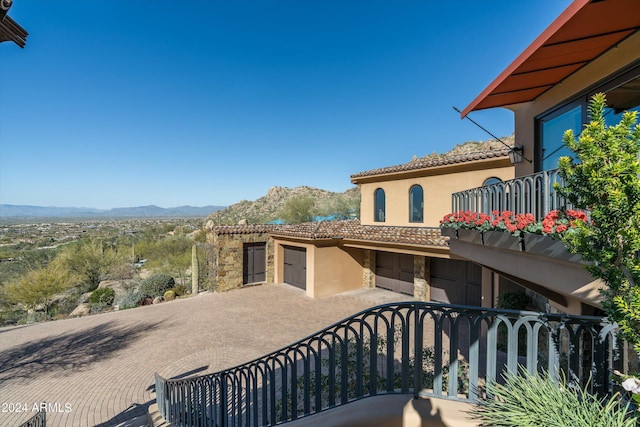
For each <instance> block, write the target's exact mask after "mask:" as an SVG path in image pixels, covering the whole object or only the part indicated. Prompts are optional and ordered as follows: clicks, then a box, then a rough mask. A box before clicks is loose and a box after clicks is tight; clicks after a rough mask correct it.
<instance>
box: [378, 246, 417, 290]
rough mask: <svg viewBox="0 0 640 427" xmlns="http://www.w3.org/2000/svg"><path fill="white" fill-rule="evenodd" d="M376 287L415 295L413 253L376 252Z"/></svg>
mask: <svg viewBox="0 0 640 427" xmlns="http://www.w3.org/2000/svg"><path fill="white" fill-rule="evenodd" d="M376 287H378V288H382V289H387V290H390V291H393V292H398V293H401V294H406V295H411V296H413V255H406V254H397V253H392V252H376Z"/></svg>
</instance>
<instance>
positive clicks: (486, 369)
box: [156, 301, 615, 427]
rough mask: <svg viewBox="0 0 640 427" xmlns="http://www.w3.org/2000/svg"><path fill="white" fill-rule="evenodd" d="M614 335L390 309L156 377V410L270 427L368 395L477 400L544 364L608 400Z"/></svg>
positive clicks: (175, 419) (573, 322)
mask: <svg viewBox="0 0 640 427" xmlns="http://www.w3.org/2000/svg"><path fill="white" fill-rule="evenodd" d="M614 332H615V326H614V325H610V324H607V323H604V322H603V320H602V319H601V318H599V317H588V316H570V315H559V314H549V313H533V312H519V311H512V310H499V309H493V308H483V307H466V306H455V305H447V304H438V303H427V302H418V301H414V302H405V303H391V304H385V305H382V306H378V307H373V308H371V309H368V310H365V311H363V312H361V313H358V314H356V315H354V316H352V317H350V318H348V319H345V320H344V321H342V322H338V323H336V324H334V325H332V326H329V327H328V328H325V329H324V330H322V331H320V332H318V333H316V334H314V335H311V336H309V337H307V338H305V339H302V340H300V341H298V342H296V343H294V344H292V345H291V346H288V347H285V348H283V349H280V350H278V351H276V352H274V353H271V354H269V355H266V356H263V357H261V358H258V359H256V360H253V361H251V362H248V363H247V364H244V365H241V366H237V367H235V368H231V369H228V370H225V371H222V372H218V373H215V374H209V375H205V376H201V377H195V378H186V379H180V380H165V379H163V378H161V377H160V376H159V375H156V396H157V403H158V408H159V410H160V412H161V413H162V415H163V416H164V417H165V419H166V420H167V421H169V422H170V423H171V424H173V425H175V426H180V427H186V426H195V425H198V426H200V425H215V426H221V427H226V426H236V425H238V426H239V425H267V424H268V425H275V424H281V423H286V422H288V421H291V420H293V419H296V418H302V417H304V416H306V415H310V414H314V413H318V412H321V411H324V410H327V409H330V408H332V407H334V406H340V405H344V404H348V403H349V402H351V401H353V400H357V399H362V398H365V397H368V396H374V395H383V394H407V395H410V394H413V396H414V397H441V398H450V399H455V400H466V401H468V402H475V401H477V399H481V398H485V397H486V396H485V393H486V391H485V390H482V389H480V388H479V387H480V386H481V385H482V384H483V383H488V382H493V381H496V380H499V379H500V376H501V374H502V373H503V372H504V371H505V369H509V370H511V371H512V372H514V373H516V372H520V370H521V369H526V370H528V371H529V372H532V373H536V372H538V371H539V369H540V368H542V366H541V365H540V364H541V363H543V362H545V364H546V367H547V368H548V370H549V372H550V375H551V377H552V378H555V379H561V378H562V377H563V376H564V377H565V378H567V379H568V380H570V381H571V380H574V379H575V380H576V381H579V382H580V381H581V382H582V383H583V384H584V382H585V381H588V380H589V379H590V378H591V380H592V381H593V385H594V390H595V391H598V392H601V393H606V392H610V391H611V385H610V380H609V374H610V373H611V371H612V367H613V361H612V360H613V351H612V349H613V346H614V345H615V342H614V341H613V338H612V337H613V335H614ZM525 344H526V349H525V348H524V346H525ZM523 349H524V350H526V357H524V358H523V357H522V356H524V353H523V352H522V350H523ZM561 362H562V363H561ZM547 363H548V364H547ZM583 368H584V369H583ZM589 373H591V374H592V375H591V376H590V378H589ZM354 376H355V378H354ZM365 376H366V378H365ZM298 396H300V397H299V399H298ZM299 407H300V408H299ZM299 409H300V411H299Z"/></svg>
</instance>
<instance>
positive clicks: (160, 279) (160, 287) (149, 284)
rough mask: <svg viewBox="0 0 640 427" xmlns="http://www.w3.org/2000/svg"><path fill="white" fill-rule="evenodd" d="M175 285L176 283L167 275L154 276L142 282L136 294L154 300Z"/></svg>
mask: <svg viewBox="0 0 640 427" xmlns="http://www.w3.org/2000/svg"><path fill="white" fill-rule="evenodd" d="M175 285H176V281H175V280H174V278H173V277H171V276H169V275H168V274H162V273H160V274H154V275H153V276H151V277H149V278H147V279H145V280H143V281H142V283H141V284H140V289H138V292H139V293H140V295H141V296H142V297H152V298H155V297H159V296H162V295H164V293H165V292H166V291H168V290H169V289H171V288H173V287H174V286H175Z"/></svg>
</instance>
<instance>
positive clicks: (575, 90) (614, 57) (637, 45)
mask: <svg viewBox="0 0 640 427" xmlns="http://www.w3.org/2000/svg"><path fill="white" fill-rule="evenodd" d="M638 52H640V33H636V34H635V35H633V36H631V37H629V38H628V39H626V40H624V41H623V42H622V43H620V44H619V45H618V46H616V47H615V48H613V49H611V50H609V51H608V52H607V53H605V54H603V55H602V56H600V57H599V58H597V59H595V60H594V61H593V62H592V63H590V64H588V65H586V66H585V67H584V68H582V69H580V70H579V71H577V72H576V73H574V74H573V75H571V76H570V77H568V78H567V79H565V80H564V81H563V82H562V83H561V84H559V85H556V86H554V87H553V88H552V89H550V90H548V91H547V92H545V93H544V94H542V95H541V96H539V97H538V98H536V100H535V101H533V102H528V103H523V104H518V105H515V106H512V107H510V108H511V109H512V110H513V111H514V112H515V137H516V144H520V145H522V146H523V147H524V155H525V156H526V157H528V158H529V159H533V156H534V137H535V117H536V116H539V115H540V114H542V113H545V112H547V111H548V110H550V109H552V108H554V107H556V106H557V105H558V104H561V103H563V102H565V101H567V100H570V99H571V98H573V97H574V96H575V95H576V94H579V93H581V92H583V91H584V90H585V89H587V88H589V87H591V86H593V85H595V84H596V83H598V82H599V81H601V80H603V79H604V78H606V77H608V76H610V75H611V74H614V73H615V72H616V71H618V70H620V69H621V68H624V67H625V66H626V65H628V64H630V63H632V62H633V61H636V60H638V57H639V54H638ZM533 167H534V166H533V164H530V163H528V162H524V161H523V162H522V163H520V164H519V165H517V167H516V176H524V175H529V174H531V173H533Z"/></svg>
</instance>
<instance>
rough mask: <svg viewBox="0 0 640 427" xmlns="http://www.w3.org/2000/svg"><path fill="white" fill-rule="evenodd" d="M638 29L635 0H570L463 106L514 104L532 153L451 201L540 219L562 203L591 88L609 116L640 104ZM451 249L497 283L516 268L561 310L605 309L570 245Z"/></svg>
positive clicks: (518, 277) (460, 244) (518, 131)
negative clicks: (559, 189) (564, 175)
mask: <svg viewBox="0 0 640 427" xmlns="http://www.w3.org/2000/svg"><path fill="white" fill-rule="evenodd" d="M639 29H640V3H639V2H638V1H636V0H607V1H592V0H575V1H574V2H573V3H571V5H569V7H568V8H567V9H566V10H565V11H564V12H563V13H562V14H561V15H560V16H559V17H558V18H556V20H555V21H554V22H553V23H552V24H551V25H549V27H548V28H547V29H546V30H544V32H543V33H542V34H541V35H540V36H539V37H538V38H537V39H536V40H534V41H533V43H531V45H530V46H529V47H527V48H526V49H525V50H524V51H523V52H522V53H521V54H520V55H519V56H518V57H517V58H516V59H515V60H514V61H513V62H512V63H511V64H510V65H509V66H508V67H507V68H505V70H504V71H503V72H502V73H500V75H499V76H498V77H497V78H496V79H495V80H494V81H493V82H492V83H491V84H489V86H487V88H486V89H484V90H483V91H482V93H480V95H478V96H477V97H476V98H475V99H474V100H473V101H472V102H471V103H470V104H469V105H468V106H467V107H466V108H465V109H464V110H463V111H462V116H463V117H464V116H466V115H468V114H469V113H471V112H473V111H477V110H481V109H487V108H496V107H503V108H507V109H509V110H511V111H513V112H514V117H515V146H516V148H517V149H518V150H519V152H520V154H522V155H523V156H524V158H523V161H521V162H520V163H517V164H516V165H515V176H516V178H515V179H514V180H512V181H505V182H502V183H496V184H493V185H491V186H488V187H487V188H484V189H478V188H472V187H469V188H468V189H467V190H465V191H463V192H459V193H455V194H454V195H453V200H452V209H453V210H458V209H463V210H464V209H471V210H473V211H476V212H484V213H490V212H491V210H492V209H495V208H496V207H497V206H500V207H501V208H503V209H509V210H512V211H514V212H522V213H532V214H534V215H535V216H536V217H537V218H538V219H541V218H543V217H544V215H545V214H546V213H547V212H549V210H551V209H557V208H560V207H562V206H563V204H564V201H563V200H561V199H559V198H558V196H557V194H555V192H554V190H553V182H555V181H559V180H560V177H559V176H558V174H557V169H556V168H557V166H558V159H559V158H560V157H561V156H564V155H569V156H570V155H571V154H572V153H571V152H570V151H569V150H568V149H567V148H565V147H564V146H563V143H562V134H563V132H564V131H565V130H567V129H573V130H574V132H575V133H576V134H579V133H580V130H581V129H582V126H583V125H584V124H585V123H587V120H588V118H587V103H588V101H589V99H590V98H591V96H592V95H593V94H595V93H598V92H605V93H606V95H607V100H608V102H609V104H610V108H609V114H608V116H607V117H608V120H610V123H617V122H618V121H619V118H620V115H621V114H622V112H623V111H625V110H636V111H639V110H640V31H638V30H639ZM480 194H485V195H489V197H484V198H482V197H479V195H480ZM450 251H451V256H459V257H462V258H465V259H468V260H470V261H473V262H475V263H477V264H480V265H482V266H483V267H484V268H486V269H488V270H490V271H492V277H491V278H490V279H491V280H490V282H489V283H487V284H486V286H488V287H495V285H496V283H497V280H498V279H499V278H500V277H507V278H509V279H511V280H513V281H514V282H516V283H518V284H520V285H522V286H524V287H526V288H528V289H531V290H534V291H535V292H537V293H539V294H541V295H544V296H545V297H547V298H548V299H549V302H550V304H551V305H552V306H553V307H555V308H556V309H557V310H559V311H562V312H568V313H573V314H596V313H599V310H598V307H599V300H600V294H599V292H598V288H600V287H601V283H600V282H597V281H594V280H593V278H592V277H591V276H590V275H589V274H588V273H587V272H586V271H585V269H584V268H583V265H582V264H581V263H580V260H579V258H576V257H571V256H567V254H566V253H563V251H558V250H554V249H548V250H542V251H533V250H532V251H528V250H526V248H525V250H524V251H523V250H506V249H504V248H500V247H497V246H492V245H488V244H478V242H470V241H464V240H462V239H451V241H450Z"/></svg>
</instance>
